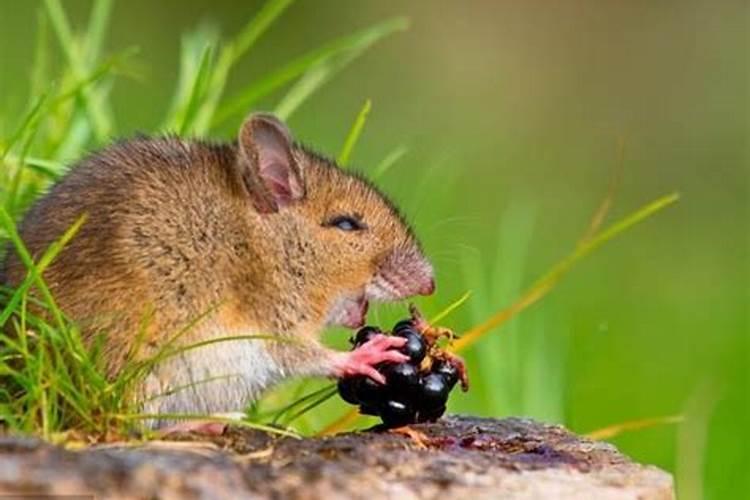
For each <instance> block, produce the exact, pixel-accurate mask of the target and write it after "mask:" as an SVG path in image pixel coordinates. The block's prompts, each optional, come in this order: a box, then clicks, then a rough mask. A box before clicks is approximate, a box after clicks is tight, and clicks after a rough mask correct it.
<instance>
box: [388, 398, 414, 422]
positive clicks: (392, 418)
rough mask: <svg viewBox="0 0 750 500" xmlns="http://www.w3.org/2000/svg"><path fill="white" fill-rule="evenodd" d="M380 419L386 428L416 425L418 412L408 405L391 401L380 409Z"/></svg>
mask: <svg viewBox="0 0 750 500" xmlns="http://www.w3.org/2000/svg"><path fill="white" fill-rule="evenodd" d="M380 418H382V419H383V423H384V424H385V425H386V427H401V426H404V425H408V424H411V423H414V421H415V418H416V412H415V411H414V409H412V408H411V407H410V406H409V405H407V404H406V403H402V402H401V401H397V400H394V399H389V400H388V401H386V402H385V403H383V405H382V406H381V407H380Z"/></svg>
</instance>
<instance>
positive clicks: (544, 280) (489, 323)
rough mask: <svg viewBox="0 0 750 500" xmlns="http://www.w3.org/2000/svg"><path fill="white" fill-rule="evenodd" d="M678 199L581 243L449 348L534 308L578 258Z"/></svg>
mask: <svg viewBox="0 0 750 500" xmlns="http://www.w3.org/2000/svg"><path fill="white" fill-rule="evenodd" d="M678 199H679V195H678V194H677V193H672V194H669V195H666V196H663V197H661V198H659V199H657V200H655V201H653V202H651V203H649V204H647V205H645V206H643V207H641V208H640V209H638V210H636V211H635V212H633V213H632V214H630V215H629V216H627V217H625V218H624V219H622V220H620V221H619V222H617V223H615V224H613V225H611V226H609V227H608V228H606V229H604V230H603V231H601V232H599V233H597V234H596V235H594V236H593V237H591V238H590V239H589V240H588V241H586V242H584V243H582V244H581V245H579V246H578V247H576V249H575V250H574V251H573V252H572V253H571V254H570V255H568V256H567V257H565V258H564V259H562V260H561V261H560V262H558V263H557V265H555V266H554V267H553V268H552V269H551V270H550V271H549V272H548V273H547V274H545V275H544V276H542V277H541V278H540V279H539V280H537V281H536V282H535V283H534V284H533V285H532V286H531V287H530V288H529V289H528V290H527V291H526V293H524V294H523V295H522V296H521V298H520V299H519V300H518V301H516V302H515V303H514V304H512V305H511V306H510V307H508V308H506V309H503V310H501V311H499V312H498V313H497V314H495V315H494V316H492V317H490V318H489V319H487V320H486V321H485V322H483V323H481V324H479V325H477V326H475V327H473V328H471V329H470V330H469V331H467V332H466V333H464V335H462V336H461V338H460V339H458V340H457V341H456V342H455V343H454V344H453V349H454V350H455V351H460V350H462V349H465V348H467V347H468V346H470V345H471V344H473V343H474V342H476V341H477V340H479V339H480V338H481V337H482V336H483V335H485V334H486V333H487V332H489V331H490V330H493V329H494V328H496V327H498V326H500V325H501V324H503V323H505V321H507V320H508V319H510V318H512V317H513V316H515V315H516V314H518V313H519V312H520V311H522V310H523V309H526V308H527V307H528V306H530V305H532V304H534V303H535V302H537V301H538V300H539V299H541V298H542V297H544V296H545V295H546V294H547V293H548V292H549V291H550V290H552V288H553V287H554V286H555V284H556V283H557V282H558V281H559V280H560V279H561V278H562V277H563V276H564V275H565V274H566V273H567V272H568V271H570V269H571V268H572V267H573V266H574V265H575V264H576V263H577V262H578V261H579V260H581V259H582V258H584V257H586V256H587V255H589V254H590V253H591V252H593V251H594V250H596V249H597V248H599V247H600V246H602V245H603V244H604V243H606V242H607V241H609V240H611V239H612V238H614V237H615V236H617V235H618V234H620V233H622V232H624V231H626V230H627V229H629V228H630V227H632V226H634V225H636V224H638V223H639V222H641V221H643V220H645V219H648V218H649V217H651V216H652V215H653V214H655V213H656V212H659V211H660V210H662V209H664V208H666V207H667V206H669V205H671V204H673V203H675V202H676V201H677V200H678Z"/></svg>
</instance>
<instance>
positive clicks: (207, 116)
mask: <svg viewBox="0 0 750 500" xmlns="http://www.w3.org/2000/svg"><path fill="white" fill-rule="evenodd" d="M293 1H294V0H269V1H268V2H266V3H265V4H264V5H263V7H262V8H261V10H260V11H259V12H258V13H257V14H256V15H255V17H253V18H252V19H251V20H250V22H249V23H247V24H246V25H245V27H244V29H243V30H242V31H241V32H240V33H239V34H238V35H237V36H236V37H235V38H234V40H232V41H231V42H230V43H229V44H228V45H227V46H226V47H224V49H222V51H221V53H220V54H219V56H218V61H217V63H216V66H215V68H214V71H213V73H212V76H211V80H210V85H209V87H208V92H207V94H206V98H205V100H204V101H203V103H202V105H201V107H200V109H199V111H198V113H197V116H196V119H195V127H194V129H195V132H196V134H204V133H206V132H207V131H208V129H209V128H210V126H211V124H212V122H213V119H214V114H215V112H216V108H217V106H218V105H219V101H220V100H221V97H222V95H223V93H224V88H225V87H226V83H227V79H228V78H229V72H230V71H231V69H232V67H233V66H234V64H235V63H236V62H237V61H238V60H239V59H240V58H241V57H242V56H243V55H245V54H246V53H247V52H248V51H249V50H250V49H251V48H252V47H253V45H255V42H257V41H258V39H259V38H260V37H261V36H262V35H263V34H264V33H265V32H266V31H267V30H268V28H270V27H271V26H272V25H273V23H274V22H275V21H276V20H277V19H278V18H279V16H281V14H283V13H284V11H285V10H286V9H287V8H288V7H289V6H290V5H291V4H292V3H293Z"/></svg>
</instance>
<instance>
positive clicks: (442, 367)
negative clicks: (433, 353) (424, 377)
mask: <svg viewBox="0 0 750 500" xmlns="http://www.w3.org/2000/svg"><path fill="white" fill-rule="evenodd" d="M432 373H439V374H440V375H442V376H443V378H445V383H446V384H448V390H449V391H450V390H451V389H453V386H454V385H456V382H458V368H456V366H455V365H453V364H451V363H449V362H448V361H438V362H437V363H435V366H434V367H433V368H432Z"/></svg>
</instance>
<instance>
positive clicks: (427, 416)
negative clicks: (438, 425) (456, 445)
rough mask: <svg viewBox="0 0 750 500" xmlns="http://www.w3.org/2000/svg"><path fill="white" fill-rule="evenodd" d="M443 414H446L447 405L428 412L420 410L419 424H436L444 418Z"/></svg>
mask: <svg viewBox="0 0 750 500" xmlns="http://www.w3.org/2000/svg"><path fill="white" fill-rule="evenodd" d="M443 413H445V405H443V406H438V407H436V408H431V409H427V410H421V409H420V410H419V411H418V412H417V422H418V423H420V424H421V423H423V422H434V421H436V420H437V419H439V418H440V417H442V416H443Z"/></svg>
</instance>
